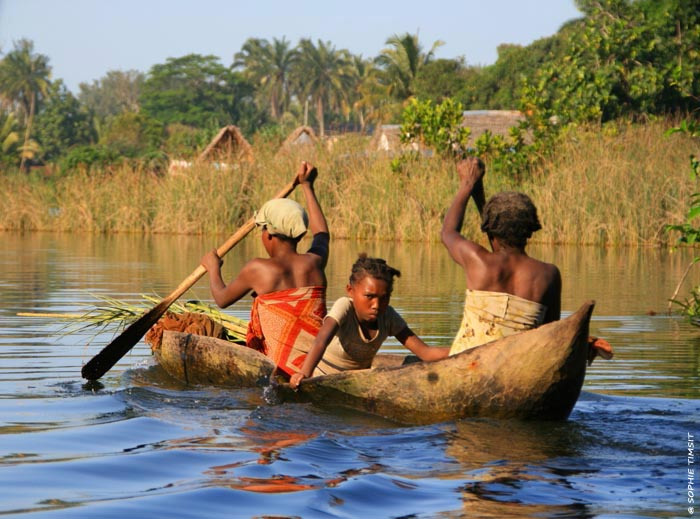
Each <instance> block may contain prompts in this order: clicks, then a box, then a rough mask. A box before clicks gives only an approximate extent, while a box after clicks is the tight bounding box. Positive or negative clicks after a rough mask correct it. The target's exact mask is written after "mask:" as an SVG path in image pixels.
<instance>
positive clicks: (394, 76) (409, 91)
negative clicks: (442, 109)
mask: <svg viewBox="0 0 700 519" xmlns="http://www.w3.org/2000/svg"><path fill="white" fill-rule="evenodd" d="M386 44H387V45H389V47H388V48H386V49H384V50H382V52H381V53H380V54H379V56H377V64H378V65H380V66H382V67H383V68H384V71H385V73H386V81H387V84H388V85H389V91H390V93H391V94H392V95H393V96H394V97H396V98H398V99H407V98H409V97H411V96H412V95H413V93H414V91H413V84H414V82H415V79H416V76H417V75H418V71H419V70H420V68H421V67H422V66H423V65H425V64H426V63H429V62H430V61H432V60H433V58H434V57H435V50H436V49H437V48H438V47H440V46H441V45H444V42H442V41H440V40H438V41H436V42H434V43H433V45H432V47H430V51H429V52H427V53H425V52H423V47H422V46H421V45H420V42H419V41H418V34H409V33H405V34H403V35H398V34H394V35H393V36H391V37H390V38H389V39H387V40H386Z"/></svg>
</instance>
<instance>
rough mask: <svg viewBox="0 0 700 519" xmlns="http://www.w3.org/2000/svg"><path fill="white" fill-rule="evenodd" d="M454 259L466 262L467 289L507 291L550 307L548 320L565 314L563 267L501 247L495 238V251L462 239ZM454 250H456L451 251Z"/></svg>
mask: <svg viewBox="0 0 700 519" xmlns="http://www.w3.org/2000/svg"><path fill="white" fill-rule="evenodd" d="M455 245H456V249H457V250H455V251H454V254H453V258H454V259H455V260H456V261H457V263H459V264H460V265H462V267H463V268H464V273H465V274H466V282H467V288H469V289H472V290H486V291H490V292H504V293H507V294H512V295H515V296H518V297H522V298H523V299H527V300H528V301H534V302H536V303H540V304H543V305H545V306H546V307H547V314H546V316H545V322H550V321H555V320H558V319H559V317H560V313H561V274H560V272H559V269H558V268H557V267H556V266H555V265H552V264H550V263H545V262H542V261H539V260H536V259H534V258H531V257H529V256H528V255H527V254H526V253H525V251H524V250H520V249H512V248H506V247H503V246H501V244H500V243H499V242H498V241H497V240H494V252H490V251H488V250H487V249H485V248H484V247H482V246H480V245H478V244H476V243H474V242H472V241H470V240H467V239H464V238H462V239H461V240H459V243H456V244H455ZM450 252H453V251H450Z"/></svg>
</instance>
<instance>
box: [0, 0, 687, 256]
mask: <svg viewBox="0 0 700 519" xmlns="http://www.w3.org/2000/svg"><path fill="white" fill-rule="evenodd" d="M696 3H697V2H695V1H691V0H662V1H659V0H578V1H577V5H578V7H579V10H580V11H581V13H582V17H581V18H580V19H576V20H571V21H569V22H567V23H566V24H564V26H563V27H561V29H560V30H559V31H558V32H557V33H556V34H554V35H552V36H549V37H547V38H543V39H541V40H538V41H535V42H533V43H532V44H531V45H528V46H518V45H509V44H504V45H501V46H500V47H499V50H498V60H497V61H496V62H495V63H494V64H493V65H489V66H483V67H475V66H470V65H467V64H466V60H465V58H456V59H435V51H436V49H437V48H438V47H439V46H440V45H441V44H442V42H440V41H437V42H434V43H432V44H431V45H429V46H427V45H424V43H423V42H420V41H419V39H418V36H417V35H415V34H410V33H405V34H395V35H392V36H390V37H389V38H388V39H387V40H386V47H385V48H384V49H382V50H381V51H380V52H379V53H378V55H377V56H375V57H371V58H364V57H361V56H355V55H353V54H352V53H350V52H349V51H348V50H346V49H337V48H336V47H335V46H334V45H333V44H332V43H331V42H324V41H316V42H314V41H313V40H311V39H303V40H301V41H299V42H298V43H297V44H296V45H293V44H292V43H291V42H289V41H287V40H286V39H284V38H282V39H281V40H280V39H277V38H273V39H272V41H269V40H265V39H260V38H251V39H249V40H248V41H246V42H245V43H244V45H243V46H242V48H241V50H240V51H239V52H237V53H235V55H234V56H231V57H230V59H231V60H232V61H231V64H230V65H226V64H224V63H223V62H222V61H221V60H220V58H219V57H216V56H203V55H199V54H188V55H185V56H181V57H172V58H169V59H167V60H166V62H165V63H162V64H156V65H154V66H153V67H151V69H150V70H149V71H147V72H146V73H142V72H138V71H110V72H108V73H107V74H106V75H105V77H103V78H101V79H98V80H96V81H94V82H92V83H91V84H82V85H80V92H79V93H78V94H77V96H74V95H73V94H72V93H71V92H69V91H68V90H67V89H66V88H65V87H64V86H63V84H62V82H61V80H60V79H52V78H51V67H50V65H49V59H48V57H47V56H43V55H41V54H37V53H35V52H34V49H33V44H32V42H30V41H26V40H22V41H19V42H16V43H15V45H14V47H13V49H12V50H10V51H9V52H7V53H6V54H5V55H4V56H2V59H0V101H1V103H0V167H1V168H2V171H1V173H0V187H2V188H3V189H4V192H5V193H6V197H5V200H4V202H3V204H2V205H0V228H3V229H15V230H17V229H41V230H60V231H97V232H183V233H206V232H226V231H227V230H229V229H230V228H231V226H232V225H234V224H237V223H240V222H241V221H242V220H243V219H244V218H245V217H247V216H248V215H249V214H250V213H251V212H252V211H253V210H254V209H255V208H256V207H257V206H258V205H259V204H260V203H261V202H262V201H264V199H265V197H266V196H269V193H270V191H271V189H270V187H269V186H272V185H282V184H284V183H285V182H286V181H287V178H288V176H289V173H290V172H292V171H294V169H295V167H296V161H298V160H300V159H301V158H305V159H309V160H313V161H314V162H315V163H317V164H318V165H319V167H320V168H321V170H322V172H323V173H322V180H320V186H319V188H320V189H319V193H320V195H321V196H322V198H324V197H325V198H324V200H323V202H324V203H325V205H326V207H333V208H334V210H333V212H332V214H331V215H330V219H331V224H332V226H333V227H332V228H333V230H334V235H335V236H336V237H359V238H381V239H387V238H396V239H420V240H433V239H436V236H437V231H438V229H439V226H440V223H441V218H442V214H443V211H444V209H445V205H446V201H447V200H449V199H450V197H451V196H452V193H453V190H454V185H453V184H454V182H453V168H454V164H453V162H454V160H455V158H457V157H459V156H462V155H463V154H465V153H467V154H477V155H479V156H481V157H483V158H484V159H485V161H486V162H487V164H488V167H489V177H488V185H489V189H490V190H495V189H502V188H511V189H519V190H523V191H526V192H529V193H531V194H532V195H533V197H534V198H535V200H537V202H538V206H539V207H540V212H541V213H542V215H543V219H544V221H545V230H544V231H543V232H542V233H539V236H538V239H540V240H543V241H550V242H561V241H567V242H576V243H599V244H605V245H611V244H623V243H624V244H662V243H666V242H667V241H668V240H669V237H668V234H667V233H665V232H664V226H665V225H666V224H668V223H669V222H683V221H686V222H687V226H688V227H684V228H674V230H676V231H680V232H681V233H682V235H684V236H685V239H686V243H688V244H691V237H692V236H693V232H694V231H693V229H694V227H693V226H692V222H690V221H689V219H688V220H684V219H685V218H686V215H685V214H684V213H685V208H686V207H688V206H692V207H695V204H696V203H697V202H698V199H697V198H693V197H692V196H691V195H692V191H693V190H692V186H690V185H688V183H687V181H686V180H685V178H684V175H682V174H681V172H682V171H684V170H685V169H687V164H685V161H686V160H687V156H688V155H689V154H690V153H691V152H692V139H691V138H690V137H689V136H688V135H685V134H675V135H673V136H672V137H670V138H669V139H664V138H662V135H663V133H664V131H665V130H666V129H667V128H668V127H670V126H676V125H677V120H678V119H680V118H683V117H685V118H687V119H688V121H689V122H688V124H689V125H691V124H695V121H696V120H697V119H696V114H697V113H699V112H698V110H700V76H699V75H698V74H697V71H698V70H700V11H698V10H697V5H696ZM465 51H466V52H465V53H466V54H467V55H468V49H465ZM464 109H507V110H513V109H519V110H520V111H521V112H522V113H523V114H524V115H525V116H526V117H525V120H524V121H522V122H521V123H520V124H519V126H518V127H515V128H512V129H511V130H510V134H509V135H507V136H500V135H493V134H491V133H489V132H487V133H484V134H483V135H481V136H480V137H479V138H478V139H477V140H476V141H474V142H472V143H471V144H467V143H468V141H467V139H468V137H469V129H468V128H465V127H463V126H462V122H461V117H460V116H461V112H462V110H464ZM382 123H402V138H403V140H404V141H407V142H411V143H417V144H419V145H420V147H419V149H422V148H424V147H428V148H431V149H432V150H433V151H434V152H435V153H434V154H433V155H430V154H428V153H425V154H424V153H420V152H413V153H410V154H406V155H402V156H398V157H396V156H393V157H392V156H385V155H372V154H371V153H367V146H366V141H367V136H366V133H365V132H367V131H368V130H371V129H372V128H373V127H374V126H376V125H379V124H382ZM229 124H235V125H237V126H238V127H239V128H240V129H241V131H242V132H243V134H244V135H245V136H246V137H247V138H248V139H249V140H250V142H252V143H253V146H254V155H255V159H254V162H245V163H243V162H242V163H240V164H239V163H237V162H236V161H235V160H228V164H224V165H221V164H219V165H207V164H196V165H195V166H194V167H193V168H192V169H190V170H187V171H186V172H183V173H180V174H178V175H164V174H163V173H164V171H165V170H166V168H167V165H168V163H169V161H170V160H171V159H192V158H194V157H196V156H198V154H199V153H200V152H201V151H202V150H203V149H204V147H205V146H206V144H207V143H208V142H209V141H210V140H211V138H212V137H213V136H214V135H215V134H216V132H217V131H218V130H219V129H220V128H221V127H222V126H224V125H229ZM302 124H303V125H307V124H308V125H311V126H313V127H314V128H316V129H317V130H318V132H317V133H318V134H319V135H320V136H324V134H327V133H331V134H335V135H334V137H333V139H332V140H327V141H325V140H322V141H321V142H320V143H319V145H318V147H317V148H316V149H314V150H312V151H308V152H304V157H301V155H298V154H294V153H292V152H289V153H287V154H282V155H279V154H277V152H278V150H279V145H280V143H281V142H282V140H283V139H284V138H285V137H286V135H288V134H289V132H290V130H292V129H293V128H295V127H297V126H300V125H302ZM351 132H359V133H351ZM331 145H332V151H329V150H330V149H331ZM31 166H38V167H42V166H45V167H44V168H43V171H42V172H41V173H40V172H32V171H29V170H30V169H31ZM692 214H694V213H692ZM547 224H548V225H547ZM470 225H472V224H470ZM684 225H685V224H684ZM683 229H685V230H683ZM468 232H473V234H478V230H477V229H476V228H475V227H473V228H470V230H468ZM683 233H684V234H683ZM696 243H697V235H696V238H694V239H693V240H692V244H696Z"/></svg>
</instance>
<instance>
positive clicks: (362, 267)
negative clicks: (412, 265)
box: [350, 252, 401, 292]
mask: <svg viewBox="0 0 700 519" xmlns="http://www.w3.org/2000/svg"><path fill="white" fill-rule="evenodd" d="M367 276H372V277H373V278H375V279H381V280H382V281H386V284H387V286H388V288H389V292H391V290H392V289H393V288H394V276H396V277H401V272H400V271H399V270H397V269H395V268H394V267H390V266H389V265H387V263H386V260H383V259H381V258H369V257H367V253H365V252H363V253H362V254H360V255H359V256H358V258H357V261H356V262H355V263H354V264H353V265H352V272H351V273H350V284H351V285H354V284H355V283H358V282H359V281H361V280H362V279H364V278H365V277H367Z"/></svg>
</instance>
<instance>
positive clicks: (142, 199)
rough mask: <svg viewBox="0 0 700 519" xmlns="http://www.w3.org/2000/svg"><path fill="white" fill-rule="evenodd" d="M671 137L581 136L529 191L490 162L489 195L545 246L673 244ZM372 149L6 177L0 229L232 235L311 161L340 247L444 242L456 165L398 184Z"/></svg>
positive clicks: (675, 182)
mask: <svg viewBox="0 0 700 519" xmlns="http://www.w3.org/2000/svg"><path fill="white" fill-rule="evenodd" d="M672 126H677V123H675V122H673V121H665V120H664V121H656V122H653V123H648V124H644V125H639V124H632V123H620V124H616V125H608V126H606V127H605V129H604V131H603V132H601V131H600V129H599V128H598V127H597V126H592V127H590V128H589V127H581V128H578V129H576V130H572V131H571V132H569V133H567V134H566V136H563V137H561V138H560V144H559V145H558V146H557V149H556V150H555V151H554V152H553V154H552V156H551V158H550V159H548V160H546V161H543V162H541V163H540V164H539V165H538V166H537V167H536V168H535V169H534V170H533V172H532V173H531V175H529V176H528V177H527V178H525V179H522V180H519V179H515V178H513V177H511V176H509V175H506V174H505V173H502V172H499V171H497V170H496V169H495V168H493V166H492V164H493V162H492V161H488V160H487V167H488V168H489V169H488V174H487V177H486V190H487V195H488V194H490V193H494V192H496V191H499V190H503V189H518V190H522V191H524V192H526V193H528V194H530V195H531V196H532V198H533V199H534V200H535V201H536V202H537V206H538V209H539V212H540V216H541V219H542V223H543V226H544V229H543V230H542V231H540V232H538V233H537V234H536V235H535V239H536V240H537V241H540V242H550V243H563V242H566V243H586V244H601V245H621V244H629V245H657V246H658V245H661V244H666V243H668V242H669V241H670V236H669V235H668V233H666V232H664V226H665V225H666V224H667V223H668V222H677V221H683V219H684V217H685V213H686V207H687V206H688V205H689V203H690V201H691V195H692V193H693V191H694V189H693V188H694V186H693V185H692V184H690V183H688V182H687V176H688V175H687V161H688V155H689V154H690V153H691V152H692V151H693V150H694V146H695V144H694V142H693V140H692V139H691V138H690V137H688V136H687V135H685V134H680V133H679V134H674V135H671V136H669V137H668V138H664V132H665V131H666V130H667V129H668V128H669V127H672ZM366 149H367V138H363V137H358V136H357V135H347V136H346V137H344V138H341V139H340V140H339V141H337V142H336V143H335V145H334V147H333V149H332V151H328V149H327V147H326V146H325V145H324V144H319V145H318V146H317V147H316V148H309V149H306V150H304V151H302V150H300V151H299V152H291V153H284V154H280V153H278V147H277V145H276V143H273V144H271V145H268V146H265V144H264V143H262V142H261V143H256V148H255V161H254V162H252V163H249V162H241V163H240V164H236V165H234V166H232V167H231V168H228V169H217V168H215V167H213V166H212V165H207V164H200V165H195V166H193V168H191V169H189V170H185V171H183V172H179V173H177V174H169V175H160V176H159V175H154V174H153V173H152V170H151V169H147V168H144V167H141V166H140V165H138V164H129V163H123V164H121V165H119V166H106V167H101V168H97V169H94V170H88V169H83V168H81V169H78V170H77V171H74V172H72V173H71V174H69V175H62V176H60V177H51V178H50V179H45V178H42V177H39V176H38V175H37V174H30V175H27V174H25V173H18V172H17V173H13V174H4V175H0V189H2V190H3V192H4V193H8V194H10V196H8V197H6V198H5V200H4V202H3V203H2V204H0V229H6V230H54V231H88V232H148V233H190V234H192V233H194V234H202V233H222V234H227V233H229V232H230V231H231V229H234V228H235V227H236V226H238V225H240V224H242V223H243V222H244V221H245V220H246V219H247V218H249V217H250V215H251V214H252V213H253V211H255V210H256V209H257V208H258V207H259V206H260V205H261V204H262V203H263V202H264V201H265V200H266V199H267V197H269V196H271V194H272V193H274V192H275V191H276V190H277V189H279V187H280V186H283V185H284V184H286V183H287V182H288V181H289V179H290V176H291V175H292V174H293V172H294V171H295V170H296V167H297V165H298V162H299V161H300V160H302V159H306V160H310V161H312V162H313V163H314V164H317V165H318V167H319V171H320V176H319V180H318V185H317V187H318V189H317V192H318V195H319V198H320V201H321V203H322V204H323V207H325V208H326V213H327V216H328V220H329V224H330V227H331V229H332V232H333V236H334V238H369V239H382V240H394V239H396V240H419V241H433V242H436V241H437V240H439V232H440V227H441V225H442V219H443V216H444V212H445V210H446V207H447V204H448V201H449V200H450V199H451V197H452V196H453V195H454V191H455V189H456V186H457V181H456V173H455V169H454V161H453V160H452V159H451V158H443V157H440V156H437V155H436V156H433V157H430V158H428V157H424V158H421V159H420V160H416V161H415V162H412V163H410V164H407V165H406V168H405V169H404V170H403V171H402V172H401V173H395V172H394V171H392V169H391V161H392V157H391V156H390V155H386V154H368V153H367V152H366ZM294 196H295V197H297V198H298V197H299V196H300V195H299V193H296V194H295V195H294ZM467 216H468V217H467V219H466V226H465V232H466V233H469V234H470V235H471V236H481V232H480V231H479V228H478V223H477V218H476V214H475V212H472V210H471V209H469V211H468V213H467Z"/></svg>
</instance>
